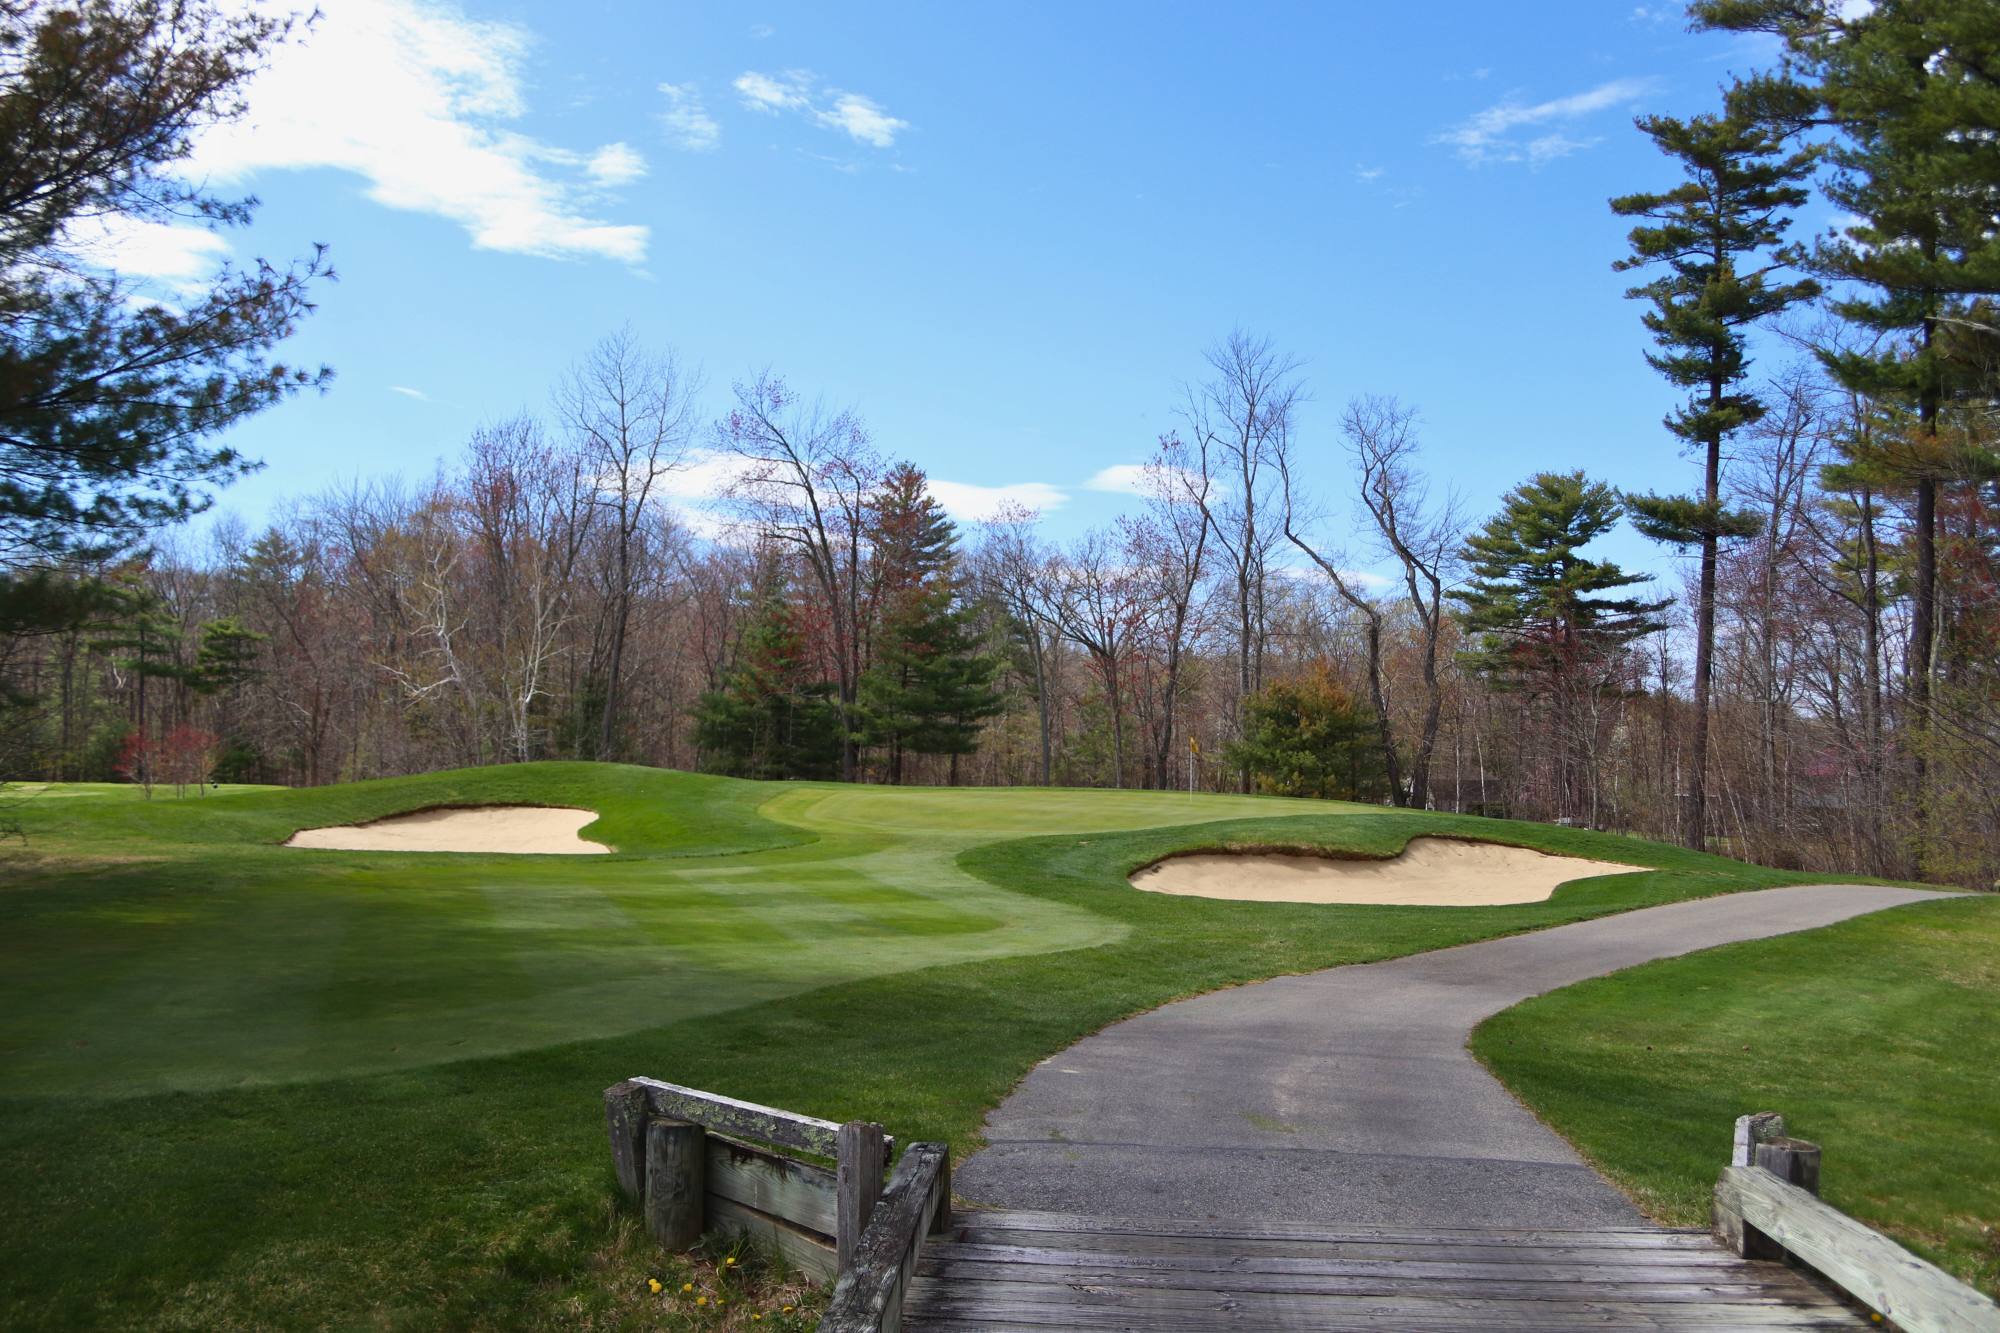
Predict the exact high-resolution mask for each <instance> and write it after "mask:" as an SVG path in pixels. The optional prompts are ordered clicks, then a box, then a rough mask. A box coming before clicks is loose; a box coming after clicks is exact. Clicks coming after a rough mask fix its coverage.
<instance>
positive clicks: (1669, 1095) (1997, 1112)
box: [1472, 895, 2000, 1294]
mask: <svg viewBox="0 0 2000 1333" xmlns="http://www.w3.org/2000/svg"><path fill="white" fill-rule="evenodd" d="M1472 1048H1473V1051H1474V1053H1475V1054H1477V1055H1478V1056H1479V1058H1480V1059H1482V1060H1483V1061H1485V1062H1486V1064H1487V1066H1488V1067H1489V1068H1490V1069H1492V1070H1493V1072H1494V1073H1495V1074H1496V1075H1498V1076H1499V1077H1500V1078H1501V1079H1502V1080H1503V1081H1504V1082H1505V1083H1506V1084H1507V1086H1508V1087H1509V1088H1511V1089H1513V1091H1514V1092H1515V1093H1516V1094H1517V1095H1519V1096H1520V1097H1521V1099H1522V1100H1523V1101H1525V1102H1527V1104H1528V1105H1529V1106H1531V1107H1533V1108H1534V1110H1535V1111H1536V1113H1537V1114H1539V1115H1540V1116H1541V1117H1542V1118H1543V1119H1544V1120H1546V1121H1548V1122H1549V1123H1550V1124H1551V1125H1553V1126H1554V1127H1555V1128H1556V1129H1558V1130H1559V1131H1561V1132H1562V1133H1563V1134H1564V1135H1565V1136H1566V1137H1568V1138H1569V1139H1570V1141H1571V1142H1573V1143H1575V1144H1576V1145H1577V1147H1578V1148H1580V1149H1581V1150H1582V1151H1583V1152H1584V1154H1585V1155H1586V1156H1587V1157H1589V1158H1590V1160H1591V1161H1592V1162H1593V1163H1595V1164H1596V1165H1597V1167H1598V1168H1599V1169H1600V1170H1602V1171H1604V1172H1605V1173H1606V1174H1607V1175H1609V1176H1610V1177H1611V1178H1612V1179H1613V1180H1615V1181H1617V1182H1618V1184H1619V1185H1620V1186H1622V1187H1623V1188H1624V1189H1625V1190H1626V1191H1627V1192H1628V1193H1630V1194H1631V1195H1632V1196H1633V1197H1634V1198H1635V1199H1637V1200H1638V1201H1639V1202H1640V1204H1641V1206H1642V1207H1644V1208H1645V1209H1646V1211H1647V1212H1649V1213H1650V1214H1652V1215H1653V1216H1655V1217H1657V1218H1659V1219H1660V1220H1662V1221H1664V1222H1667V1223H1670V1224H1672V1225H1676V1226H1703V1225H1706V1224H1707V1221H1708V1211H1709V1201H1710V1197H1711V1195H1712V1192H1713V1190H1714V1188H1715V1178H1716V1176H1717V1174H1718V1173H1719V1172H1720V1171H1721V1168H1722V1166H1723V1164H1724V1163H1726V1162H1727V1161H1728V1160H1729V1148H1730V1136H1731V1133H1732V1131H1733V1127H1734V1125H1735V1121H1736V1117H1737V1116H1739V1115H1744V1114H1746V1113H1748V1112H1752V1111H1778V1112H1781V1113H1783V1115H1784V1117H1785V1124H1786V1129H1787V1131H1788V1132H1789V1133H1791V1134H1793V1135H1796V1136H1797V1137H1799V1138H1804V1139H1811V1140H1813V1141H1814V1142H1816V1143H1818V1144H1819V1145H1820V1147H1821V1151H1822V1152H1823V1153H1824V1160H1823V1163H1822V1169H1821V1182H1820V1183H1821V1193H1822V1196H1823V1197H1824V1198H1825V1199H1826V1201H1827V1202H1828V1203H1830V1204H1832V1205H1833V1206H1834V1207H1836V1208H1839V1209H1840V1210H1841V1211H1843V1212H1846V1213H1848V1214H1850V1215H1852V1216H1854V1217H1858V1218H1860V1219H1861V1220H1863V1221H1865V1222H1867V1223H1868V1224H1869V1225H1871V1226H1874V1227H1876V1228H1878V1229H1880V1230H1882V1231H1885V1232H1887V1233H1888V1234H1889V1235H1891V1236H1894V1237H1895V1238H1896V1239H1897V1240H1899V1241H1901V1242H1902V1243H1903V1244H1905V1245H1907V1246H1909V1247H1910V1248H1911V1249H1913V1250H1915V1251H1917V1252H1918V1253H1919V1254H1922V1255H1923V1256H1924V1257H1926V1258H1928V1259H1930V1260H1931V1261H1932V1262H1933V1263H1936V1264H1938V1265H1940V1266H1941V1267H1943V1268H1945V1269H1946V1270H1947V1271H1949V1272H1952V1273H1954V1274H1956V1275H1957V1276H1958V1277H1960V1278H1961V1279H1963V1280H1965V1281H1967V1282H1971V1283H1973V1284H1975V1285H1977V1286H1980V1287H1983V1288H1984V1289H1985V1290H1986V1291H1987V1292H1989V1293H1993V1294H2000V897H1994V896H1992V895H1979V896H1968V897H1962V898H1952V899H1944V900H1939V901H1933V902H1927V903H1914V904H1911V905H1909V906H1906V907H1899V908H1897V909H1895V910H1894V911H1890V912H1878V913H1875V914H1873V915H1870V916H1863V917H1857V918H1855V919H1853V920H1851V921H1846V922H1843V923H1841V924H1840V925H1837V926H1829V927H1827V928H1825V929H1822V930H1813V931H1807V932H1804V933H1802V934H1797V935H1782V936H1778V937H1777V938H1774V939H1768V940H1753V941H1750V942H1748V943H1743V944H1731V945H1727V946H1724V947H1722V948H1719V949H1710V950H1707V951H1705V952H1702V953H1698V954H1690V955H1688V956H1686V957H1683V958H1673V959H1667V960H1664V961H1661V962H1657V963H1649V964H1647V965H1645V966H1643V967H1636V968H1632V969H1631V970H1629V971H1625V972H1619V973H1616V974H1614V975H1612V976H1609V977H1604V978H1601V979H1599V980H1596V981H1586V982H1583V983H1582V984H1580V985H1576V986H1571V987H1568V988H1566V989H1563V990H1559V991H1555V992H1552V993H1551V994H1548V995H1545V996H1541V997H1539V998H1537V999H1533V1000H1529V1001H1527V1002H1526V1003H1525V1004H1521V1005H1518V1006H1516V1007H1515V1008H1513V1009H1509V1010H1508V1011H1507V1012H1505V1013H1503V1014H1499V1015H1497V1016H1495V1017H1494V1018H1491V1019H1489V1020H1487V1022H1486V1023H1484V1024H1482V1025H1481V1026H1480V1028H1479V1029H1478V1030H1477V1032H1475V1034H1474V1036H1473V1041H1472Z"/></svg>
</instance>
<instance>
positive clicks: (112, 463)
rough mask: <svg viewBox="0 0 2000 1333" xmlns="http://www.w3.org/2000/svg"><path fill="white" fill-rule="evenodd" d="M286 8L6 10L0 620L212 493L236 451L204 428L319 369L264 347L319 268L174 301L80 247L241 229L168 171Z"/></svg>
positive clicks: (34, 6) (52, 615)
mask: <svg viewBox="0 0 2000 1333" xmlns="http://www.w3.org/2000/svg"><path fill="white" fill-rule="evenodd" d="M288 28H289V21H288V20H280V19H271V18H266V17H261V16H258V15H254V14H249V13H245V14H241V15H232V14H229V13H225V12H224V10H223V9H222V8H221V7H220V6H218V5H216V4H213V3H208V2H206V0H187V2H186V3H163V2H161V0H78V3H74V4H57V3H50V2H49V0H24V2H23V3H10V4H5V5H0V69H4V72H5V77H4V79H0V622H6V623H15V624H18V623H20V622H21V621H22V620H23V619H24V618H26V617H28V616H30V615H39V616H40V617H41V618H42V621H43V623H44V624H47V625H53V624H59V623H60V622H61V621H62V620H63V618H64V616H65V614H66V613H65V612H63V611H62V609H61V608H59V607H52V606H50V605H49V600H50V597H49V595H50V593H51V592H53V591H55V590H58V589H61V588H69V589H78V590H79V594H78V595H80V596H85V597H87V596H89V593H88V592H87V591H81V590H82V589H83V588H84V587H85V585H84V584H82V583H77V582H69V583H64V584H51V583H48V582H46V581H45V580H37V577H36V576H37V574H38V573H39V572H41V571H45V570H46V569H48V568H49V567H51V566H52V565H55V564H57V563H60V562H61V561H63V560H64V559H65V558H67V557H70V556H73V555H76V554H79V553H95V554H98V555H102V554H106V553H108V552H110V551H113V550H115V549H117V548H119V547H122V546H123V545H124V544H126V543H127V542H128V541H130V540H131V539H132V538H133V537H134V536H135V535H137V534H138V533H140V532H142V531H144V530H145V529H148V528H151V527H155V526H157V525H159V524H162V523H168V522H172V521H175V520H178V519H181V518H184V517H186V516H187V515H189V514H191V513H194V512H196V511H198V510H200V509H201V508H203V507H204V506H205V505H206V504H207V489H208V488H209V487H210V486H212V485H215V484H219V483H223V482H227V481H229V480H231V479H232V478H234V477H236V476H238V475H239V474H241V473H242V472H244V471H245V470H247V468H248V467H249V466H251V465H250V464H249V463H248V462H247V461H246V460H244V459H243V458H242V457H241V456H240V455H238V454H237V453H236V452H235V451H233V450H231V449H228V448H217V447H214V446H212V445H211V444H210V443H209V441H211V440H212V439H213V437H214V436H215V435H217V434H218V433H219V432H221V431H223V430H226V429H227V428H228V427H230V426H232V425H234V424H235V423H237V422H239V421H241V420H242V419H243V418H245V417H246V416H248V415H250V414H252V413H255V412H257V411H259V410H261V409H263V408H265V407H268V406H270V405H271V404H272V403H275V402H277V401H278V400H280V399H282V398H283V397H285V396H286V395H287V394H289V393H291V392H293V391H294V390H296V389H298V388H300V387H302V386H308V385H315V384H320V383H323V382H324V381H325V379H326V377H327V374H328V372H326V371H325V370H324V369H302V368H297V367H292V366H286V365H283V364H279V363H276V362H273V361H272V360H270V359H269V358H270V353H271V351H272V350H273V349H274V348H275V347H276V346H277V345H278V344H279V343H281V342H282V341H283V340H284V339H285V338H286V337H287V336H289V335H290V333H291V332H292V330H293V329H294V327H295V326H296V324H297V322H298V321H299V319H300V318H301V317H302V316H303V315H304V314H305V313H306V312H307V311H308V310H309V309H310V308H311V305H310V302H309V300H308V291H309V288H310V287H311V285H312V284H313V282H314V281H315V280H317V279H318V278H320V277H322V276H325V275H326V272H327V270H326V268H325V266H324V264H323V262H322V261H321V259H320V258H319V256H318V255H317V254H315V255H314V256H313V257H312V258H310V259H308V260H306V261H304V262H303V263H300V264H297V265H294V266H292V267H290V268H282V269H281V268H276V267H272V266H270V265H268V264H264V263H261V262H259V263H258V264H256V265H254V266H253V267H250V268H247V269H243V270H236V269H231V268H225V269H223V270H222V271H221V272H220V273H218V274H217V275H216V277H215V279H214V281H213V282H212V283H211V284H210V285H209V287H208V290H206V291H205V292H200V293H196V294H193V295H192V296H189V295H185V294H183V295H181V296H179V297H177V300H176V303H175V304H172V305H168V304H162V303H160V302H157V301H144V300H138V299H135V297H136V296H137V295H138V293H137V292H135V290H134V288H133V287H132V285H131V284H130V283H129V282H126V281H122V280H121V279H120V277H119V276H118V275H117V274H116V273H114V272H109V271H106V270H105V269H104V268H103V267H102V265H101V263H99V262H97V260H96V259H95V257H94V256H93V255H91V254H90V253H89V252H87V251H85V250H82V249H81V248H80V245H81V243H82V241H83V240H84V238H86V237H87V236H89V235H90V233H91V231H92V228H93V226H94V225H95V224H97V223H99V222H100V221H102V220H105V219H110V220H118V219H125V220H132V221H152V222H161V221H166V222H179V221H184V220H186V219H188V218H202V219H205V220H207V221H208V222H209V223H211V224H212V225H216V226H230V225H236V224H241V223H244V222H247V221H248V219H249V217H250V211H251V203H250V201H245V200H227V199H218V198H215V197H213V196H211V195H209V194H208V193H206V192H205V190H204V188H203V187H202V185H201V184H200V183H198V182H194V178H192V177H189V176H188V175H186V174H185V173H184V172H182V171H181V170H180V164H181V163H182V161H183V160H184V159H185V158H186V157H187V156H188V154H189V152H190V148H191V144H192V142H193V138H194V136H195V135H196V134H197V133H198V132H199V131H200V130H201V128H202V127H203V126H205V125H209V124H212V123H215V122H217V121H219V120H226V119H230V118H233V117H235V116H237V115H239V114H241V112H242V110H243V104H242V96H241V94H242V87H243V83H244V80H246V79H247V78H248V77H249V76H250V75H251V74H252V73H253V72H254V71H255V70H256V69H257V68H258V66H259V64H260V63H261V59H262V55H263V53H264V52H265V51H266V50H267V49H268V47H269V46H270V45H271V44H272V43H274V42H277V41H280V40H282V39H283V38H284V37H285V35H286V32H287V30H288Z"/></svg>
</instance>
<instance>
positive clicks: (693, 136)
mask: <svg viewBox="0 0 2000 1333" xmlns="http://www.w3.org/2000/svg"><path fill="white" fill-rule="evenodd" d="M660 92H661V93H663V94H665V96H666V99H667V109H666V110H665V111H662V112H661V113H660V124H661V126H663V127H664V128H665V129H666V132H667V137H668V138H669V139H671V140H673V141H674V143H675V145H676V146H678V147H681V148H685V149H687V150H688V151H689V152H691V153H706V152H708V151H709V150H710V149H712V148H714V147H715V145H716V144H717V143H718V142H720V141H721V139H722V126H720V125H718V124H716V123H715V117H714V116H711V115H709V114H708V107H707V106H706V105H704V104H703V102H702V100H701V92H700V90H698V89H697V88H696V87H695V86H694V85H693V84H692V83H663V84H661V85H660Z"/></svg>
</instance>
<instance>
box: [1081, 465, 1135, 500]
mask: <svg viewBox="0 0 2000 1333" xmlns="http://www.w3.org/2000/svg"><path fill="white" fill-rule="evenodd" d="M1083 488H1084V489H1085V490H1087V491H1111V492H1113V493H1115V494H1119V495H1145V494H1146V493H1147V488H1146V465H1145V464H1144V463H1113V464H1112V465H1111V466H1110V467H1107V468H1101V469H1099V470H1098V472H1097V474H1096V475H1095V476H1093V477H1091V479H1090V480H1089V481H1086V482H1085V483H1083Z"/></svg>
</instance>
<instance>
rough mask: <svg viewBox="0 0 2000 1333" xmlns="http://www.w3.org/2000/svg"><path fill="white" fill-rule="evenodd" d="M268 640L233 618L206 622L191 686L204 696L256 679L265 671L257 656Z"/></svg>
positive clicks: (202, 628)
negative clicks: (260, 672) (261, 671)
mask: <svg viewBox="0 0 2000 1333" xmlns="http://www.w3.org/2000/svg"><path fill="white" fill-rule="evenodd" d="M266 637H267V636H265V635H262V634H259V633H258V632H257V631H255V630H252V629H246V628H244V626H243V624H242V623H241V622H240V621H238V620H237V619H236V618H235V617H233V616H223V617H221V618H219V619H216V620H211V621H209V622H207V623H206V624H204V625H203V626H202V627H201V640H200V643H199V644H198V646H197V647H196V648H195V657H194V672H193V675H192V684H193V685H194V687H195V688H196V689H197V690H199V691H200V692H201V693H203V694H214V693H216V692H217V691H219V690H226V689H229V688H231V687H233V686H237V685H241V684H243V683H245V682H246V681H249V680H252V679H254V678H255V677H256V676H257V674H258V673H259V671H260V670H262V668H261V667H260V666H259V664H258V657H259V656H260V654H261V652H262V649H261V645H262V644H263V643H264V641H265V638H266Z"/></svg>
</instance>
